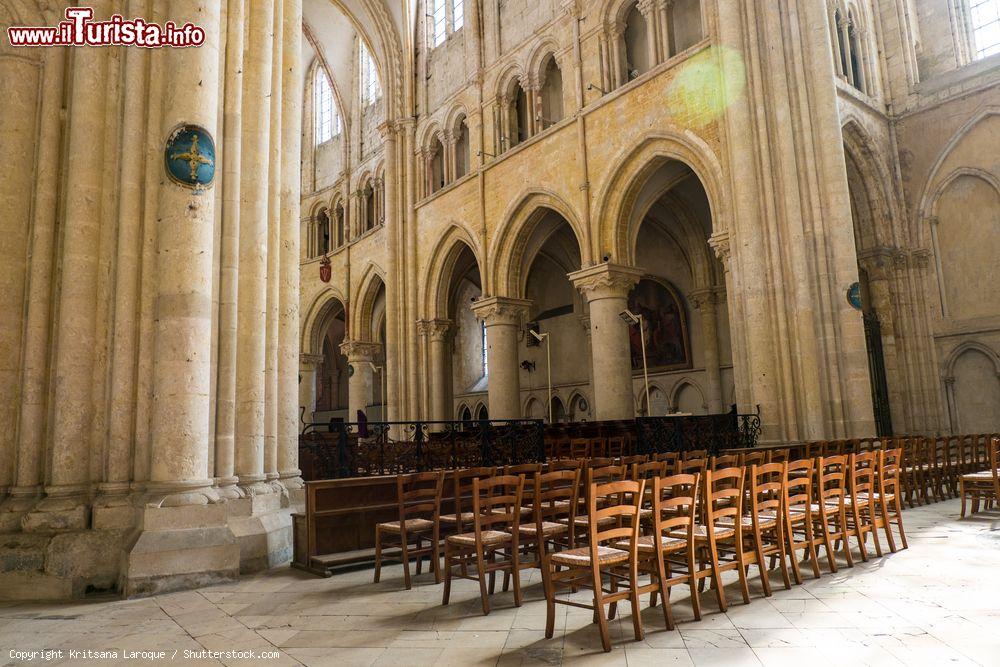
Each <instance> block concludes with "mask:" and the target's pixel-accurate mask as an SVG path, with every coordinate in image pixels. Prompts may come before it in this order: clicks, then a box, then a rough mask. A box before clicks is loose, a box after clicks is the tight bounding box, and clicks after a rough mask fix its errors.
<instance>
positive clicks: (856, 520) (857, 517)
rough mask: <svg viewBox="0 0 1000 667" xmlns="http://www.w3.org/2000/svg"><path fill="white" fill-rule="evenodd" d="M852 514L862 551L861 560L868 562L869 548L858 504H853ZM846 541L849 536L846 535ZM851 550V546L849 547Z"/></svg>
mask: <svg viewBox="0 0 1000 667" xmlns="http://www.w3.org/2000/svg"><path fill="white" fill-rule="evenodd" d="M851 514H852V515H853V517H854V537H855V538H856V539H857V540H858V550H859V551H861V560H863V561H864V562H866V563H867V562H868V547H867V546H866V545H865V542H866V534H865V529H864V525H863V524H862V523H861V511H860V510H859V509H858V505H857V503H851ZM844 541H845V542H846V541H847V536H846V533H845V536H844ZM848 550H850V546H848Z"/></svg>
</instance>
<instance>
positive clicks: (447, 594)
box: [441, 544, 453, 605]
mask: <svg viewBox="0 0 1000 667" xmlns="http://www.w3.org/2000/svg"><path fill="white" fill-rule="evenodd" d="M452 565H453V564H452V562H451V547H450V546H448V545H447V544H446V545H445V547H444V593H443V594H442V595H441V604H442V605H446V604H448V600H449V599H450V598H451V568H452Z"/></svg>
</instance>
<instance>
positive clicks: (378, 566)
mask: <svg viewBox="0 0 1000 667" xmlns="http://www.w3.org/2000/svg"><path fill="white" fill-rule="evenodd" d="M381 577H382V530H381V528H380V527H379V526H375V580H374V582H373V583H376V584H377V583H378V581H379V579H380V578H381Z"/></svg>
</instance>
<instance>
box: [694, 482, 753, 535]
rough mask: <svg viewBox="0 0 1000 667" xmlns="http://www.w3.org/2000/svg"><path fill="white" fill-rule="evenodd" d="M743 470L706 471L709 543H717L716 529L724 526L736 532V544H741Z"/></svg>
mask: <svg viewBox="0 0 1000 667" xmlns="http://www.w3.org/2000/svg"><path fill="white" fill-rule="evenodd" d="M743 477H744V476H743V468H722V469H720V470H713V469H711V468H709V469H707V470H706V471H705V476H704V477H703V478H702V479H703V480H704V483H703V484H702V486H703V489H702V497H703V499H704V502H703V505H704V510H705V511H704V514H703V515H702V516H703V523H704V524H705V526H706V527H707V528H708V540H709V543H710V544H711V543H714V541H715V528H716V527H717V526H720V525H722V524H724V523H725V524H727V527H732V528H734V529H735V530H736V540H737V541H736V544H740V543H741V542H740V539H741V538H740V536H741V535H742V521H741V517H742V516H743Z"/></svg>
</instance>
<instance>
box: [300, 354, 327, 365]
mask: <svg viewBox="0 0 1000 667" xmlns="http://www.w3.org/2000/svg"><path fill="white" fill-rule="evenodd" d="M321 363H323V355H322V354H305V353H303V354H300V355H299V364H301V365H302V366H319V365H320V364H321Z"/></svg>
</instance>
